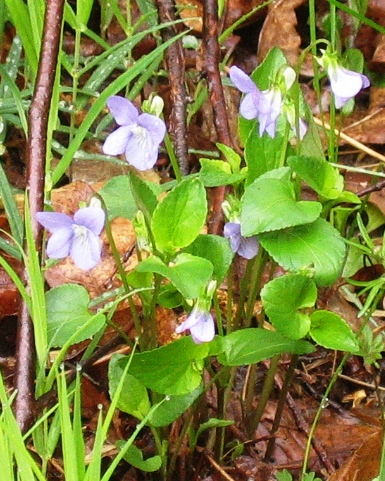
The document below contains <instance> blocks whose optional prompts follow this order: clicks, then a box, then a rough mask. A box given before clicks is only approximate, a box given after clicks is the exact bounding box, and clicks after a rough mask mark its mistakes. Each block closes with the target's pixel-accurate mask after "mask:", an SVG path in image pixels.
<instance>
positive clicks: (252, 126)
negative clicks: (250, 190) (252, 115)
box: [239, 118, 287, 184]
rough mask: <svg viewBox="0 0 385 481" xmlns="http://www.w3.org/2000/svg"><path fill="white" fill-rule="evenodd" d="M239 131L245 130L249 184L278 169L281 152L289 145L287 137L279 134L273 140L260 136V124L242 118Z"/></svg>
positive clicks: (266, 136) (267, 136)
mask: <svg viewBox="0 0 385 481" xmlns="http://www.w3.org/2000/svg"><path fill="white" fill-rule="evenodd" d="M239 129H240V130H241V131H242V130H244V134H243V135H245V136H246V135H247V136H246V139H245V160H246V164H247V173H248V177H247V184H251V183H252V182H253V181H254V180H255V179H257V178H258V177H260V176H261V175H263V174H265V173H266V172H270V171H271V170H274V169H276V168H277V167H278V166H279V165H280V163H281V155H282V154H281V152H282V149H283V148H285V145H286V143H287V140H286V137H284V136H283V135H281V134H280V133H278V132H277V135H276V136H275V137H274V138H272V137H270V136H269V135H263V136H262V137H260V136H259V134H258V122H257V121H251V120H245V119H243V118H240V120H239Z"/></svg>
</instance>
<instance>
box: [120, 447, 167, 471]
mask: <svg viewBox="0 0 385 481" xmlns="http://www.w3.org/2000/svg"><path fill="white" fill-rule="evenodd" d="M125 444H126V441H117V442H116V446H117V447H118V448H119V449H122V448H123V446H124V445H125ZM123 458H124V460H125V461H127V463H130V464H132V466H134V467H135V468H137V469H140V470H141V471H144V472H146V473H153V472H154V471H158V469H160V467H161V466H162V458H161V457H160V456H159V455H157V454H156V455H155V456H152V457H151V458H147V459H143V453H142V451H141V450H140V449H139V448H137V447H136V446H135V445H134V444H132V445H131V446H130V447H129V448H128V449H127V451H126V453H125V455H124V456H123Z"/></svg>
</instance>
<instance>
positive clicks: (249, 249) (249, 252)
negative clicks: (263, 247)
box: [223, 222, 259, 259]
mask: <svg viewBox="0 0 385 481" xmlns="http://www.w3.org/2000/svg"><path fill="white" fill-rule="evenodd" d="M223 234H224V236H225V237H226V238H227V239H229V241H230V246H231V250H232V251H233V252H235V253H237V254H239V255H240V256H242V257H244V258H245V259H253V257H255V256H256V255H257V253H258V249H259V242H258V239H257V237H256V236H251V237H243V236H242V235H241V224H239V223H238V222H227V223H226V224H225V226H224V229H223Z"/></svg>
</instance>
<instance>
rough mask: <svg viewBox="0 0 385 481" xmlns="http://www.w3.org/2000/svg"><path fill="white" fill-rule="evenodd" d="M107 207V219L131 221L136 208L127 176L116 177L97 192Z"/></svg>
mask: <svg viewBox="0 0 385 481" xmlns="http://www.w3.org/2000/svg"><path fill="white" fill-rule="evenodd" d="M99 194H100V195H101V196H102V198H103V200H104V203H105V204H106V207H107V213H108V218H109V219H110V220H112V219H115V217H124V218H126V219H130V220H131V219H133V218H134V215H135V213H136V211H137V210H138V209H137V206H136V203H135V200H134V196H133V195H132V192H131V183H130V180H129V177H128V176H127V175H118V176H117V177H113V178H112V179H110V180H109V181H108V182H106V183H105V184H104V186H103V188H102V190H101V191H100V192H99Z"/></svg>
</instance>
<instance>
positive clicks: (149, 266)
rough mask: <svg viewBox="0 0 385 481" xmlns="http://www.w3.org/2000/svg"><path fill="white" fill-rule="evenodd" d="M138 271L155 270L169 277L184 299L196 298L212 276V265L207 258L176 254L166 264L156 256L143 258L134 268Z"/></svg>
mask: <svg viewBox="0 0 385 481" xmlns="http://www.w3.org/2000/svg"><path fill="white" fill-rule="evenodd" d="M136 270H137V271H138V272H156V273H157V274H160V275H161V276H163V277H165V278H166V279H169V280H170V281H171V282H172V284H173V285H174V286H175V287H176V288H177V289H178V291H179V292H181V293H182V294H183V296H184V297H185V298H186V299H196V298H197V297H200V295H201V294H202V289H203V288H204V287H205V286H206V285H207V283H208V282H209V280H210V279H211V278H212V274H213V265H212V264H211V262H210V261H208V260H207V259H203V258H202V257H196V256H192V255H191V254H185V253H183V252H182V253H181V254H178V255H177V256H176V258H175V260H174V262H172V263H170V264H169V265H168V266H167V265H166V264H165V263H164V262H163V261H162V260H161V259H160V258H159V257H156V256H151V257H149V258H148V259H145V260H143V261H142V262H141V263H140V264H139V265H138V267H137V268H136Z"/></svg>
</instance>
